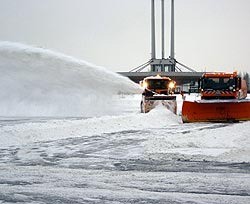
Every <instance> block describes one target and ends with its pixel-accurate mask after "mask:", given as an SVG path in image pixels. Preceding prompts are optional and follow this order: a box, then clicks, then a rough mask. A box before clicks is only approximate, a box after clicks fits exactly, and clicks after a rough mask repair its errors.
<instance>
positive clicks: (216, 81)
mask: <svg viewBox="0 0 250 204" xmlns="http://www.w3.org/2000/svg"><path fill="white" fill-rule="evenodd" d="M201 88H202V89H211V90H223V89H224V90H232V89H235V88H236V84H235V79H233V78H203V80H202V87H201Z"/></svg>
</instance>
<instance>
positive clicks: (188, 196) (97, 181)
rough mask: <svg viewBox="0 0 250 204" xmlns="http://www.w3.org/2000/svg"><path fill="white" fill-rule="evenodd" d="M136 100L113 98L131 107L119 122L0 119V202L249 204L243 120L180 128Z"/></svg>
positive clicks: (176, 122)
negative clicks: (142, 108)
mask: <svg viewBox="0 0 250 204" xmlns="http://www.w3.org/2000/svg"><path fill="white" fill-rule="evenodd" d="M138 99H139V96H136V95H135V96H133V95H132V96H126V97H120V98H119V97H118V98H116V99H115V100H121V102H122V101H123V102H124V101H134V103H132V102H130V104H134V105H131V106H130V110H128V109H126V113H124V114H122V115H118V116H103V117H99V118H87V119H82V118H65V119H63V118H61V119H51V118H49V119H45V118H43V119H33V120H31V119H29V120H27V119H26V120H25V119H16V120H8V121H6V119H5V120H2V122H1V129H0V131H1V135H4V137H5V139H6V140H5V141H6V143H5V145H4V142H3V143H2V144H3V145H4V146H5V147H2V148H1V151H0V152H1V153H0V178H1V179H0V199H1V200H2V201H3V202H6V203H237V204H238V203H248V202H249V200H250V191H249V189H250V164H249V158H248V155H249V146H248V143H249V139H247V135H246V134H245V133H247V130H245V131H246V132H244V130H241V133H238V132H239V131H238V130H239V129H243V128H245V129H247V128H249V123H248V122H245V123H236V124H223V123H221V124H220V123H219V124H216V123H201V124H182V123H181V121H180V118H179V116H174V115H169V114H171V113H168V112H163V111H162V110H161V108H159V109H156V110H154V111H152V112H150V113H149V114H140V113H138V111H137V108H138V107H139V106H137V105H136V104H137V103H136V102H137V101H138ZM121 104H124V103H121ZM121 106H122V105H121ZM167 116H169V117H168V118H166V117H167ZM215 132H216V134H215ZM220 132H223V133H227V135H223V134H222V135H220ZM229 132H230V134H231V135H230V134H229ZM236 133H238V134H237V135H236ZM1 138H2V137H1ZM7 138H8V139H7ZM18 138H19V140H17V139H18ZM226 138H227V140H226V141H225V139H226ZM244 138H245V141H241V140H242V139H244ZM10 144H12V145H10ZM244 160H245V161H244Z"/></svg>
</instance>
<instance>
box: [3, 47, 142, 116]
mask: <svg viewBox="0 0 250 204" xmlns="http://www.w3.org/2000/svg"><path fill="white" fill-rule="evenodd" d="M0 71H1V75H0V99H1V100H0V107H1V108H0V116H53V117H54V116H84V117H89V116H96V115H105V114H107V113H110V112H112V101H111V98H112V95H113V94H116V93H118V92H124V93H135V92H137V93H138V92H139V91H140V89H139V87H138V86H137V85H136V84H135V83H133V82H132V81H130V80H129V79H127V78H125V77H122V76H120V75H118V74H116V73H113V72H111V71H108V70H106V69H105V68H102V67H97V66H94V65H91V64H89V63H86V62H84V61H81V60H77V59H75V58H73V57H69V56H66V55H63V54H60V53H56V52H53V51H50V50H46V49H42V48H34V47H30V46H27V45H23V44H19V43H11V42H0Z"/></svg>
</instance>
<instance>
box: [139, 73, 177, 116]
mask: <svg viewBox="0 0 250 204" xmlns="http://www.w3.org/2000/svg"><path fill="white" fill-rule="evenodd" d="M175 84H176V83H175V81H173V80H171V79H170V78H169V77H161V76H159V75H157V76H151V77H146V78H144V79H143V81H140V85H141V86H142V87H143V88H144V91H143V93H142V100H141V112H142V113H147V112H149V111H150V110H152V109H154V108H155V107H156V106H157V105H160V104H161V105H163V106H164V107H165V108H167V109H168V110H170V111H171V112H173V113H175V114H176V111H177V103H176V96H173V95H172V94H173V92H174V91H173V90H174V88H175Z"/></svg>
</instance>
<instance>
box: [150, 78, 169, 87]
mask: <svg viewBox="0 0 250 204" xmlns="http://www.w3.org/2000/svg"><path fill="white" fill-rule="evenodd" d="M147 83H148V88H149V89H167V87H168V83H169V82H168V81H166V80H163V79H150V80H148V81H147Z"/></svg>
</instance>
